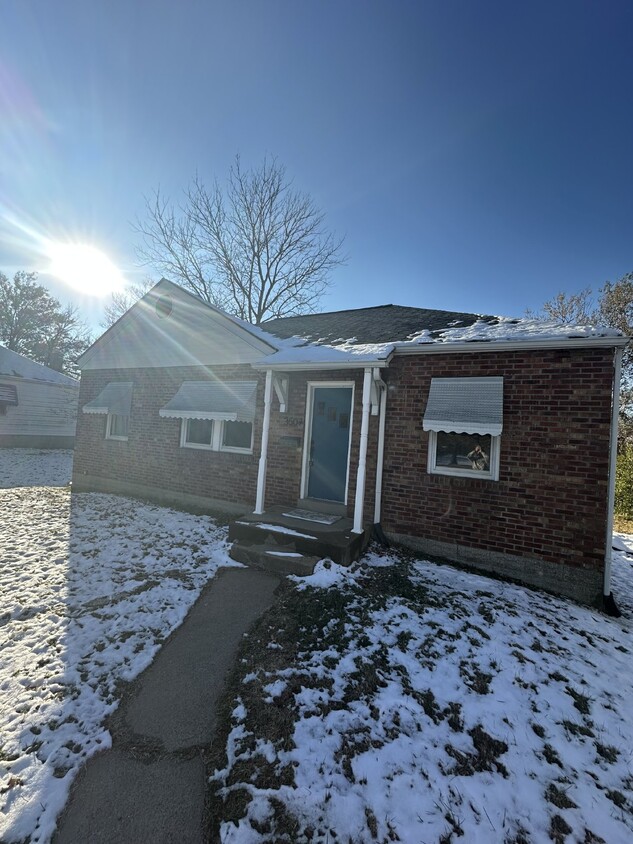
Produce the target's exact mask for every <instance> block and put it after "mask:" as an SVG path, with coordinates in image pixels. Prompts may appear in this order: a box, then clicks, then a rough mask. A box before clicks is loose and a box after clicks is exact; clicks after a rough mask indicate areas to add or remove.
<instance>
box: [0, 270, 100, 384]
mask: <svg viewBox="0 0 633 844" xmlns="http://www.w3.org/2000/svg"><path fill="white" fill-rule="evenodd" d="M36 280H37V273H29V272H24V271H23V270H20V271H18V272H16V273H15V275H14V277H13V280H10V279H8V278H7V276H6V275H4V273H0V342H1V343H3V345H5V346H6V347H7V349H12V350H13V351H14V352H18V353H19V354H21V355H26V356H27V357H29V358H31V359H32V360H34V361H37V363H43V364H44V365H45V366H50V367H51V368H52V369H56V370H58V371H59V372H65V373H66V374H67V375H73V376H77V375H78V373H79V370H78V369H77V366H76V364H75V361H76V359H77V358H78V357H79V355H81V354H82V352H84V351H85V350H86V348H87V347H88V346H89V345H90V342H91V338H90V331H89V329H88V327H87V326H86V325H85V324H84V323H83V322H82V320H81V319H80V317H79V313H78V310H77V308H76V307H74V306H73V305H67V306H65V307H63V306H62V305H61V304H60V302H59V301H58V300H57V299H55V298H54V297H53V296H51V294H50V293H49V291H48V290H47V289H46V288H45V287H42V285H41V284H37V281H36Z"/></svg>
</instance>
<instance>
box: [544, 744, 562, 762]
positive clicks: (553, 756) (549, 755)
mask: <svg viewBox="0 0 633 844" xmlns="http://www.w3.org/2000/svg"><path fill="white" fill-rule="evenodd" d="M543 756H544V757H545V761H546V762H549V764H550V765H558V767H559V768H562V767H563V763H562V762H561V760H560V756H559V755H558V753H557V752H556V750H554V748H553V747H552V745H551V744H547V743H545V744H544V745H543Z"/></svg>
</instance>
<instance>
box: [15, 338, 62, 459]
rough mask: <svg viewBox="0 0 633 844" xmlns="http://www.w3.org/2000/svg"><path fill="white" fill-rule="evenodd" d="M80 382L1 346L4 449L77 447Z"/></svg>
mask: <svg viewBox="0 0 633 844" xmlns="http://www.w3.org/2000/svg"><path fill="white" fill-rule="evenodd" d="M78 398H79V381H76V380H75V379H74V378H70V377H69V376H68V375H63V374H62V373H61V372H56V371H55V370H54V369H49V367H48V366H42V364H40V363H35V361H32V360H29V358H25V357H24V356H23V355H19V354H17V353H16V352H12V351H10V350H9V349H5V348H4V346H0V448H30V447H32V448H73V446H74V444H75V427H76V424H77V400H78Z"/></svg>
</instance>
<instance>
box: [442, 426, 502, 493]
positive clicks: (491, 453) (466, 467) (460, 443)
mask: <svg viewBox="0 0 633 844" xmlns="http://www.w3.org/2000/svg"><path fill="white" fill-rule="evenodd" d="M499 440H500V437H493V436H491V435H490V434H465V433H460V434H458V433H455V432H454V431H450V432H449V431H431V432H430V433H429V459H428V471H429V472H431V473H432V474H436V475H457V476H459V477H478V478H488V479H489V480H495V481H496V480H498V479H499Z"/></svg>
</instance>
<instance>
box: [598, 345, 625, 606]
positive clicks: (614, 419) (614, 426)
mask: <svg viewBox="0 0 633 844" xmlns="http://www.w3.org/2000/svg"><path fill="white" fill-rule="evenodd" d="M622 352H623V350H622V349H616V350H615V364H614V371H613V401H612V404H611V440H610V443H609V491H608V503H607V536H606V546H605V555H604V587H603V590H602V594H603V603H604V609H605V611H606V612H607V613H608V614H609V615H615V616H619V615H621V613H620V611H619V609H618V608H617V606H616V603H615V600H614V598H613V595H612V594H611V557H612V554H613V509H614V507H615V471H616V464H617V456H618V419H619V415H620V375H621V372H622Z"/></svg>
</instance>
